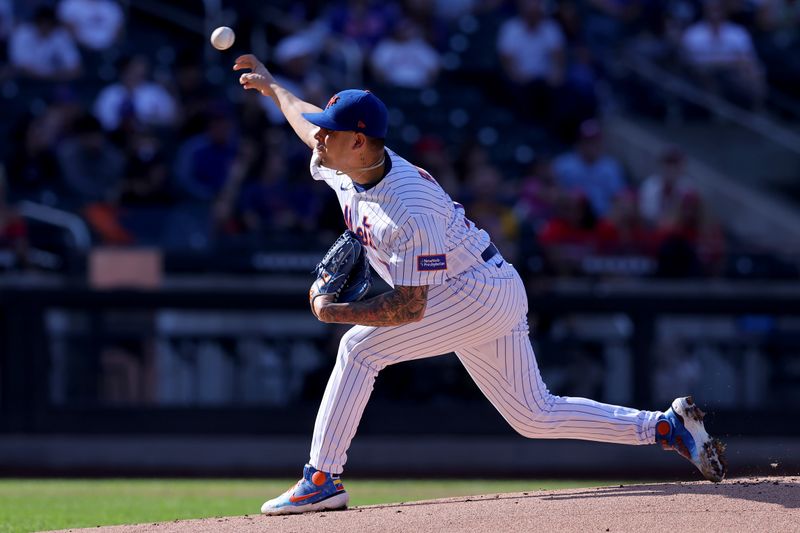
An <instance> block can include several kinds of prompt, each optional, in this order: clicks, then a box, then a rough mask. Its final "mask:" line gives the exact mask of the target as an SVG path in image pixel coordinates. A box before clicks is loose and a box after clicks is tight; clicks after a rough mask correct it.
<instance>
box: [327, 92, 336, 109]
mask: <svg viewBox="0 0 800 533" xmlns="http://www.w3.org/2000/svg"><path fill="white" fill-rule="evenodd" d="M338 101H339V95H338V94H334V95H333V96H331V99H330V100H328V105H326V106H325V109H328V108H329V107H330V106H332V105H333V104H335V103H336V102H338Z"/></svg>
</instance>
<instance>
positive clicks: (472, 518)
mask: <svg viewBox="0 0 800 533" xmlns="http://www.w3.org/2000/svg"><path fill="white" fill-rule="evenodd" d="M798 524H800V478H789V477H774V478H747V479H734V480H728V481H725V482H723V483H720V484H716V485H715V484H712V483H708V482H695V483H662V484H655V485H619V486H612V487H599V488H591V489H569V490H556V491H536V492H522V493H516V494H490V495H484V496H474V497H466V498H465V497H461V498H451V499H445V500H430V501H422V502H413V503H399V504H392V505H372V506H368V507H355V508H353V509H350V510H347V511H338V512H324V513H315V514H308V515H295V516H285V517H281V516H277V517H266V516H261V515H249V516H241V517H226V518H209V519H205V520H184V521H175V522H166V523H159V524H140V525H135V526H114V527H102V528H91V531H100V532H104V533H105V532H108V533H110V532H118V533H121V532H125V533H128V532H142V533H144V532H148V533H149V532H159V533H173V532H175V533H177V532H180V533H184V532H185V533H189V532H198V531H199V532H234V531H235V532H251V531H252V532H256V531H258V532H262V531H270V532H272V531H285V532H290V531H291V532H293V533H305V532H308V533H312V532H313V533H319V532H320V531H341V532H349V531H358V532H362V531H375V532H395V531H396V532H413V533H422V532H427V531H436V532H437V533H444V532H469V533H474V532H480V531H491V532H503V531H524V532H529V531H546V532H558V531H580V532H583V531H600V532H602V531H637V532H638V531H648V530H649V531H660V530H662V529H664V527H665V525H666V526H667V527H668V529H670V530H676V531H681V532H684V531H702V532H703V533H712V532H715V531H737V532H740V531H753V532H764V531H798V528H800V526H799V525H798ZM69 531H77V530H69Z"/></svg>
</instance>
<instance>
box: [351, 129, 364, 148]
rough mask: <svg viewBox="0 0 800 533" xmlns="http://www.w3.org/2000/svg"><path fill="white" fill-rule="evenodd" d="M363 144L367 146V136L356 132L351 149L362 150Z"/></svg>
mask: <svg viewBox="0 0 800 533" xmlns="http://www.w3.org/2000/svg"><path fill="white" fill-rule="evenodd" d="M365 144H367V136H366V135H364V134H363V133H359V132H356V134H355V137H354V138H353V148H362V147H363V146H364V145H365Z"/></svg>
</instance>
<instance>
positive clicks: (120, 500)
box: [0, 479, 619, 533]
mask: <svg viewBox="0 0 800 533" xmlns="http://www.w3.org/2000/svg"><path fill="white" fill-rule="evenodd" d="M292 483H294V480H289V479H281V480H274V479H270V480H224V479H210V480H206V479H202V480H201V479H196V480H178V479H152V480H146V479H114V480H80V479H76V480H46V479H45V480H16V479H0V533H21V532H27V531H41V530H48V529H65V528H77V527H93V526H97V525H112V524H134V523H142V522H159V521H166V520H175V519H182V518H202V517H209V516H232V515H244V514H256V513H258V512H259V508H260V507H261V504H262V503H263V502H264V500H267V499H269V498H272V497H273V496H276V495H277V494H279V493H281V492H283V491H285V490H286V489H288V488H289V487H290V486H291V485H292ZM618 483H619V481H552V480H531V481H522V480H514V481H505V480H387V481H366V480H364V481H359V480H346V482H345V486H346V487H347V490H348V492H350V497H351V500H350V504H351V505H372V504H378V503H392V502H408V501H414V500H428V499H432V498H445V497H449V496H466V495H474V494H487V493H494V492H518V491H532V490H540V489H559V488H569V487H590V486H597V485H613V484H618Z"/></svg>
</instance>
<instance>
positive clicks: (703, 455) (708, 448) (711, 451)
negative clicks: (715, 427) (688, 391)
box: [672, 396, 728, 483]
mask: <svg viewBox="0 0 800 533" xmlns="http://www.w3.org/2000/svg"><path fill="white" fill-rule="evenodd" d="M672 410H673V411H674V412H675V414H676V415H678V416H679V417H680V418H681V420H682V421H683V424H684V426H685V427H686V430H687V431H688V432H689V433H690V434H691V435H692V439H694V444H695V446H694V448H695V453H694V454H690V453H689V450H688V449H686V450H681V449H678V452H679V453H680V454H681V455H683V456H684V457H686V458H687V459H689V460H690V461H691V462H692V463H694V465H695V466H696V467H697V468H698V469H699V470H700V473H702V474H703V477H705V478H706V479H707V480H709V481H714V482H715V483H718V482H720V481H722V480H723V479H724V478H725V474H726V473H727V471H728V463H727V460H726V459H725V455H724V452H725V445H724V444H723V443H722V441H720V440H719V439H714V438H712V437H711V436H710V435H709V434H708V433H707V432H706V429H705V426H704V425H703V418H704V417H705V413H704V412H703V411H701V410H700V408H699V407H697V406H696V405H695V403H694V400H693V399H692V397H691V396H688V397H686V398H677V399H676V400H675V401H674V402H672ZM680 444H683V443H682V442H681V443H680ZM684 448H685V446H684Z"/></svg>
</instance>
